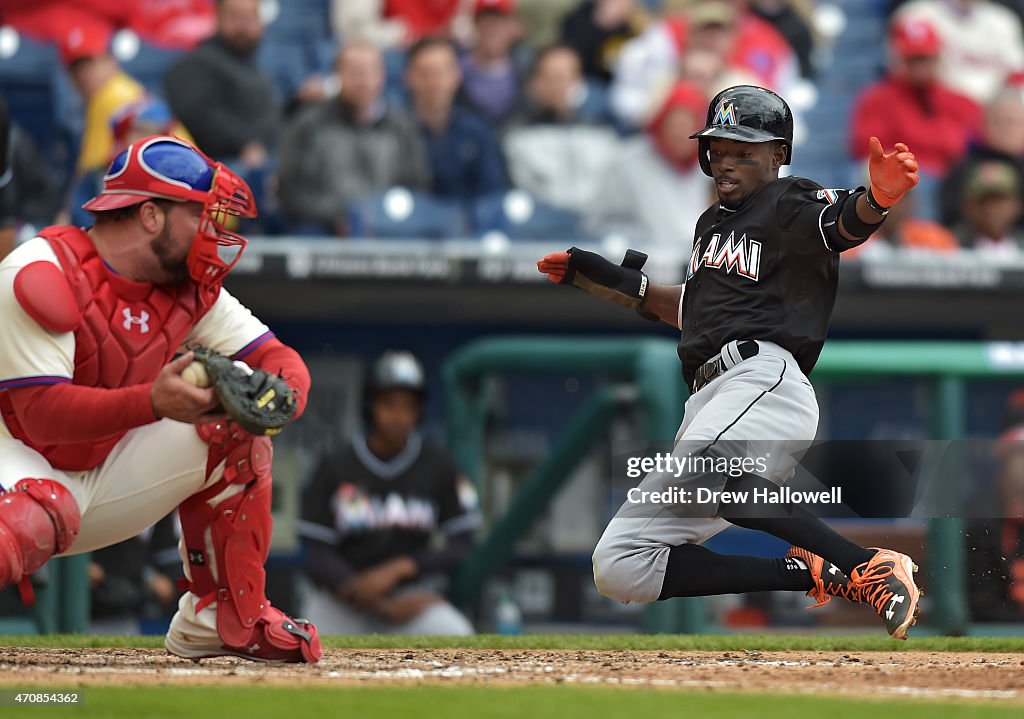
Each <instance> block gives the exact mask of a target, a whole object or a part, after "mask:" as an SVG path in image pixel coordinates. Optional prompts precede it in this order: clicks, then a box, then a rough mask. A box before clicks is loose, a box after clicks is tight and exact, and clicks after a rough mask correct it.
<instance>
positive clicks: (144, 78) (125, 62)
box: [111, 30, 183, 95]
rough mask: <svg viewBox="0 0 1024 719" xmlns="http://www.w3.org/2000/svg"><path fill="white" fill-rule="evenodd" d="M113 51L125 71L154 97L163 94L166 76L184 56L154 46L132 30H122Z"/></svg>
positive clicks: (113, 45)
mask: <svg viewBox="0 0 1024 719" xmlns="http://www.w3.org/2000/svg"><path fill="white" fill-rule="evenodd" d="M111 51H112V52H113V55H114V57H115V58H117V60H118V62H120V63H121V67H122V68H123V69H124V71H125V72H126V73H128V74H129V75H131V76H132V77H134V78H135V79H136V80H138V81H139V82H141V83H142V84H143V86H145V88H146V90H148V91H149V92H150V93H152V94H154V95H162V94H163V92H164V75H165V74H166V73H167V70H168V69H169V68H170V67H171V65H173V64H174V63H175V61H177V59H178V58H179V57H181V56H182V54H183V52H182V51H181V50H170V49H167V48H162V47H157V46H156V45H152V44H150V43H148V42H146V41H145V40H142V39H141V38H139V36H138V35H136V34H135V33H134V32H131V31H130V30H122V31H121V32H119V33H117V35H115V36H114V40H113V42H112V43H111Z"/></svg>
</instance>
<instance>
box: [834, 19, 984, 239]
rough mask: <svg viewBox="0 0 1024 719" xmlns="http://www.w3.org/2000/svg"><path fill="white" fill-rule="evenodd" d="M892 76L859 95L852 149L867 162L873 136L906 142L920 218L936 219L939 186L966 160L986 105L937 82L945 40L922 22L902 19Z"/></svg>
mask: <svg viewBox="0 0 1024 719" xmlns="http://www.w3.org/2000/svg"><path fill="white" fill-rule="evenodd" d="M889 50H890V54H889V59H890V65H889V74H888V76H887V77H885V78H884V79H882V80H880V81H878V82H877V83H875V84H874V85H871V86H869V87H868V88H866V89H865V90H864V91H863V92H862V93H861V95H860V97H858V98H857V102H856V105H855V107H854V111H853V119H852V121H851V126H850V152H851V154H852V156H853V158H854V159H855V160H866V159H867V155H866V154H865V148H866V147H868V138H870V137H871V136H872V135H874V136H876V137H877V138H878V139H879V140H881V141H882V145H883V146H884V147H892V146H893V144H894V143H896V142H905V143H907V144H908V145H910V146H911V147H913V148H914V156H915V157H916V158H917V162H918V165H919V166H920V175H921V187H920V188H919V190H921V191H919V192H918V193H917V194H918V216H919V217H926V218H929V219H937V217H936V215H937V211H936V207H935V205H936V202H935V200H934V195H935V187H934V186H935V184H936V183H937V181H938V180H939V179H941V178H942V177H943V176H944V175H945V174H946V173H947V172H948V171H949V169H950V168H951V167H952V166H953V165H954V164H956V163H957V162H959V161H960V159H961V158H963V156H964V154H965V153H966V151H967V143H968V141H969V140H970V138H971V136H972V134H974V133H975V132H976V131H977V129H978V128H979V127H980V125H981V108H979V107H978V105H976V104H975V103H974V102H973V101H972V100H970V99H968V98H967V97H965V96H963V95H959V94H957V93H955V92H953V91H952V90H950V89H948V88H946V87H944V86H943V85H942V84H941V83H940V82H939V80H938V61H939V53H940V51H941V50H942V41H941V40H940V39H939V35H938V33H937V32H936V31H935V28H934V27H932V26H931V25H930V24H929V23H927V22H925V21H922V20H915V21H909V20H908V21H897V23H896V24H895V25H894V26H893V29H892V33H891V34H890V37H889Z"/></svg>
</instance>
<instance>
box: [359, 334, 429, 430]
mask: <svg viewBox="0 0 1024 719" xmlns="http://www.w3.org/2000/svg"><path fill="white" fill-rule="evenodd" d="M389 389H405V390H409V391H410V392H414V393H416V394H417V395H418V396H419V398H420V400H421V401H422V400H423V397H424V395H425V394H426V390H427V384H426V379H425V376H424V373H423V365H421V364H420V361H419V360H418V359H416V355H414V354H413V353H412V352H397V351H390V352H385V353H384V354H382V355H381V356H380V358H378V359H377V361H376V362H374V364H373V368H372V369H371V370H370V376H369V377H367V378H366V384H365V385H364V387H363V416H364V418H365V419H366V421H367V423H369V422H370V421H371V419H372V413H371V410H370V405H371V403H372V402H373V398H374V397H375V396H376V395H377V393H379V392H384V391H385V390H389Z"/></svg>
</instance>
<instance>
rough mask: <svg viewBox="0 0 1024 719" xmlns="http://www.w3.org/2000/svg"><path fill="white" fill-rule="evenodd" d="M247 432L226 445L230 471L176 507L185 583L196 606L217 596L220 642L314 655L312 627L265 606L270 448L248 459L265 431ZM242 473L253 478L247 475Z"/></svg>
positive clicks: (290, 656) (290, 655) (283, 654)
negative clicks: (236, 443)
mask: <svg viewBox="0 0 1024 719" xmlns="http://www.w3.org/2000/svg"><path fill="white" fill-rule="evenodd" d="M247 440H251V442H249V443H248V446H247V445H246V444H245V443H243V444H242V445H239V446H237V447H234V448H230V449H227V450H226V454H225V456H226V457H227V458H228V459H229V462H228V464H229V468H230V472H229V469H225V475H224V478H223V479H222V480H221V481H219V482H217V483H215V484H214V485H213V486H212V487H209V488H208V489H205V490H203V491H202V492H199V493H198V494H196V495H194V496H192V497H189V498H188V499H186V500H185V501H184V502H183V503H182V504H181V506H179V507H178V515H179V517H180V519H181V529H182V539H183V541H184V544H185V550H186V562H187V567H186V569H187V573H188V577H189V581H188V583H187V588H188V589H189V591H191V592H192V593H193V594H195V595H196V596H197V597H199V599H198V602H197V605H196V611H197V612H198V611H201V610H202V609H203V608H204V607H207V606H210V605H211V604H212V603H213V602H216V603H217V607H216V609H217V633H218V635H219V636H220V639H221V641H223V642H224V646H225V647H229V648H235V649H246V648H249V653H252V649H251V647H254V646H257V645H260V644H261V643H263V642H267V643H269V644H270V645H272V646H273V647H274V648H275V649H277V650H279V651H278V652H276V653H272V654H270V655H268V656H272V658H274V659H275V660H279V661H307V662H315V661H317V660H318V659H319V658H320V655H321V654H322V650H321V647H320V640H319V638H318V637H317V633H316V628H315V627H314V626H313V625H311V624H308V623H303V622H299V621H297V620H292V619H290V618H289V617H287V616H286V615H285V614H284V613H282V612H281V611H280V610H278V609H276V608H274V607H271V606H270V602H269V601H268V600H267V598H266V595H265V584H266V572H265V571H264V568H263V565H264V563H265V562H266V560H267V555H268V553H269V551H270V534H271V529H272V526H273V522H272V520H271V517H270V499H271V483H272V482H271V477H270V471H269V469H270V468H269V456H268V457H267V463H266V466H263V463H262V462H263V456H262V455H260V457H259V460H258V461H254V460H253V455H254V453H257V452H259V449H258V448H259V445H262V444H263V442H261V440H265V438H256V437H247ZM266 443H267V444H269V441H267V442H266ZM238 458H242V459H241V460H239V461H238V462H234V460H235V459H238ZM246 476H251V477H252V479H250V480H249V481H248V482H245V480H244V477H246ZM243 482H245V483H243ZM264 649H266V647H264ZM264 654H266V652H264Z"/></svg>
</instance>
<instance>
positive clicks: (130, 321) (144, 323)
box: [121, 307, 149, 334]
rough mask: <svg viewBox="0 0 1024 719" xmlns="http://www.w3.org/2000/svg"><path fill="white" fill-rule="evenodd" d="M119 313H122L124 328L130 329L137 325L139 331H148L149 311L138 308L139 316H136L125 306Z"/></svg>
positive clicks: (143, 332)
mask: <svg viewBox="0 0 1024 719" xmlns="http://www.w3.org/2000/svg"><path fill="white" fill-rule="evenodd" d="M121 314H123V315H124V323H123V326H124V328H125V329H126V330H128V331H131V329H132V327H134V326H135V325H138V326H139V332H141V333H142V334H146V333H147V332H149V313H148V312H146V310H140V311H139V316H138V317H136V316H135V315H133V314H132V311H131V310H130V309H128V308H127V307H125V308H124V309H123V310H121Z"/></svg>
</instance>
